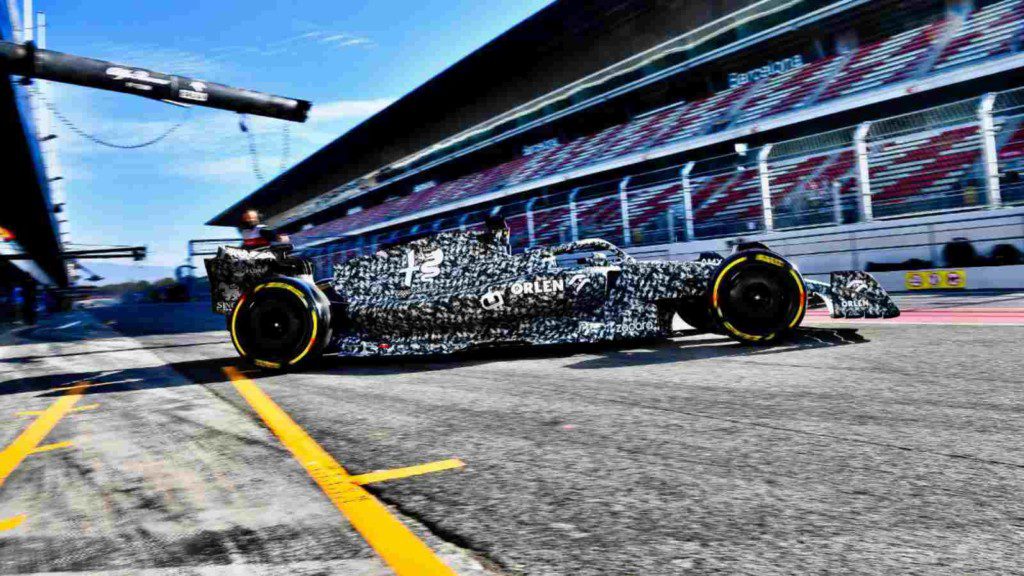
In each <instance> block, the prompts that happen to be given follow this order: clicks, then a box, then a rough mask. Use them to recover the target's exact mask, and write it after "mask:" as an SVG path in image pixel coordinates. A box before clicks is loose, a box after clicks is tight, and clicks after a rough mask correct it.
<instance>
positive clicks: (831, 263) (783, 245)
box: [627, 207, 1024, 292]
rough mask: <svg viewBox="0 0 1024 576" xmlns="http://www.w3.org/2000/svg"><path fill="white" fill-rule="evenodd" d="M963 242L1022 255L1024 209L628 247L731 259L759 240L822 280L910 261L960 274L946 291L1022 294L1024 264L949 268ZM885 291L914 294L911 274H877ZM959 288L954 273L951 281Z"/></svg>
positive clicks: (645, 255)
mask: <svg viewBox="0 0 1024 576" xmlns="http://www.w3.org/2000/svg"><path fill="white" fill-rule="evenodd" d="M955 238H966V239H967V240H969V241H970V242H971V243H972V245H973V246H974V249H975V251H976V252H977V253H978V254H979V255H982V256H987V255H988V254H990V253H991V251H992V248H993V247H995V246H996V245H997V244H1012V245H1014V246H1016V247H1017V249H1018V250H1021V251H1022V252H1024V207H1014V208H1001V209H998V210H975V211H967V212H959V213H952V214H950V213H945V214H936V215H930V216H918V217H915V218H901V219H898V220H876V221H874V222H867V223H858V224H847V225H842V226H830V227H828V228H808V229H799V230H786V231H776V232H771V233H767V234H754V235H750V236H743V237H733V238H717V239H712V240H696V241H693V242H677V243H673V244H661V245H656V246H643V247H639V248H635V249H628V250H627V251H628V252H630V253H631V254H632V255H633V256H635V257H637V258H638V259H641V260H654V259H669V260H692V259H695V258H697V257H698V256H699V255H700V254H701V253H702V252H717V253H719V254H723V255H724V254H728V253H729V252H731V251H732V249H733V246H735V245H736V244H737V243H738V242H762V243H764V244H767V245H768V246H769V247H771V248H772V249H773V250H775V251H776V252H778V253H780V254H782V255H783V256H785V257H786V258H787V259H789V260H791V261H792V262H793V263H794V264H796V266H797V267H798V268H799V269H800V271H801V273H803V274H804V275H805V276H807V277H810V278H814V279H819V280H825V279H827V278H828V273H829V272H830V271H833V270H864V269H865V268H866V267H867V264H868V263H869V262H876V263H898V262H903V261H906V260H909V259H912V258H917V259H921V260H928V261H931V262H933V263H934V265H935V268H934V269H935V270H940V269H952V270H958V271H959V270H962V271H964V275H965V277H966V280H965V282H963V284H964V286H963V288H940V289H945V290H957V289H960V290H962V289H967V290H995V289H998V290H1018V289H1024V265H1021V266H979V267H969V268H963V267H958V268H947V267H945V264H946V263H945V262H944V259H943V254H942V249H943V247H944V246H945V245H946V244H947V243H948V242H951V241H952V240H953V239H955ZM873 275H874V276H875V277H876V278H877V279H878V280H879V282H880V283H881V284H882V286H883V287H885V288H886V290H890V291H894V292H903V291H907V290H908V289H910V288H909V287H908V279H907V273H906V271H896V272H873ZM953 280H954V285H955V284H956V282H955V280H956V278H955V276H954V278H953Z"/></svg>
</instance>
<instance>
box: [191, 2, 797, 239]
mask: <svg viewBox="0 0 1024 576" xmlns="http://www.w3.org/2000/svg"><path fill="white" fill-rule="evenodd" d="M764 1H765V0H760V2H764ZM758 3H759V2H758V1H757V0H716V1H705V2H692V1H686V0H659V1H657V2H650V1H645V0H587V1H583V0H558V1H556V2H554V3H552V4H551V5H549V6H547V7H546V8H544V9H542V10H540V11H538V12H537V13H536V14H534V15H533V16H531V17H529V18H527V19H526V20H524V21H523V22H521V23H519V24H518V25H516V26H514V27H513V28H511V29H510V30H508V31H507V32H505V33H504V34H502V35H500V36H498V37H497V38H495V39H494V40H492V41H491V42H489V43H488V44H486V45H485V46H483V47H481V48H480V49H478V50H476V51H475V52H473V53H472V54H470V55H469V56H467V57H465V58H463V59H462V60H461V61H459V62H457V63H456V64H454V65H452V66H451V67H450V68H448V69H447V70H445V71H444V72H442V73H440V74H438V75H437V76H435V77H434V78H432V79H431V80H429V81H427V82H426V83H425V84H423V85H422V86H420V87H419V88H416V89H415V90H413V91H412V92H410V93H409V94H407V95H405V96H404V97H402V98H401V99H399V100H398V101H396V102H395V103H394V104H392V105H391V106H389V107H388V108H386V109H385V110H383V111H381V112H380V113H378V114H376V115H375V116H373V117H371V118H369V119H368V120H366V121H365V122H363V123H362V124H360V125H359V126H357V127H355V128H353V129H352V130H350V131H349V132H347V133H346V134H344V135H342V136H341V137H339V138H337V139H336V140H334V141H333V142H331V143H330V144H328V145H327V146H325V147H324V148H322V149H320V150H319V151H317V152H316V153H314V154H313V155H312V156H310V157H309V158H307V159H305V160H303V161H302V162H300V163H298V164H296V165H295V166H294V167H293V168H291V169H290V170H288V171H287V172H285V173H283V174H281V175H280V176H278V177H277V178H275V179H274V180H272V181H270V182H268V183H267V184H265V185H264V186H262V187H261V188H259V189H257V190H256V191H255V192H253V193H252V194H250V195H249V196H247V197H246V198H244V199H243V200H241V201H239V202H238V203H236V204H234V205H233V206H231V207H229V208H228V209H226V210H224V211H223V212H221V213H220V214H219V215H217V216H216V217H214V218H213V219H211V220H210V221H209V222H208V224H210V225H213V226H235V225H237V223H238V220H239V218H240V216H241V213H242V212H243V211H244V210H245V209H247V208H250V207H252V208H257V209H259V210H261V211H262V212H264V213H265V214H267V215H273V214H277V213H280V212H283V211H284V210H287V209H288V208H290V207H292V206H295V205H297V204H299V203H301V202H303V201H305V200H308V199H310V198H312V197H315V196H319V195H321V194H323V193H326V192H328V191H330V190H331V189H333V188H335V187H337V186H340V185H342V184H344V183H347V182H350V181H352V180H355V179H357V178H360V177H362V176H364V175H366V174H369V173H371V172H373V171H374V170H377V169H379V168H382V167H384V166H387V165H389V164H391V163H393V162H397V161H399V160H401V159H403V158H406V157H408V156H410V155H412V154H415V153H417V152H419V151H421V150H424V149H426V148H428V147H429V146H431V145H433V144H435V143H437V142H439V141H442V140H444V139H446V138H448V137H450V136H453V135H456V134H459V133H460V132H463V131H465V130H468V129H470V128H473V127H474V126H477V125H479V124H480V123H482V122H486V121H487V120H490V119H492V118H494V117H495V116H498V115H500V114H503V113H505V112H508V111H509V110H512V109H514V108H516V107H517V106H521V105H523V104H526V103H528V102H530V101H532V100H534V99H536V98H538V97H539V96H542V95H544V94H548V93H550V92H553V91H555V90H558V89H559V88H562V87H563V86H566V85H567V84H570V83H572V82H574V81H577V80H579V79H580V78H583V77H585V76H587V75H588V74H591V73H594V72H596V71H598V70H602V69H604V68H607V67H608V66H610V65H613V64H616V63H618V62H621V61H623V60H625V59H627V58H629V57H631V56H633V55H635V54H637V53H638V52H642V51H644V50H646V49H649V48H651V47H652V46H656V45H658V44H659V43H661V42H664V41H665V40H666V39H669V38H673V37H676V36H678V35H679V34H680V33H683V32H687V31H689V30H692V29H694V28H697V27H699V26H701V25H703V24H707V23H709V22H712V21H715V20H717V19H719V18H721V17H723V16H725V15H728V14H732V13H734V12H736V11H737V10H739V9H741V8H744V7H748V6H751V5H754V4H758ZM797 3H799V2H797ZM314 108H315V104H314Z"/></svg>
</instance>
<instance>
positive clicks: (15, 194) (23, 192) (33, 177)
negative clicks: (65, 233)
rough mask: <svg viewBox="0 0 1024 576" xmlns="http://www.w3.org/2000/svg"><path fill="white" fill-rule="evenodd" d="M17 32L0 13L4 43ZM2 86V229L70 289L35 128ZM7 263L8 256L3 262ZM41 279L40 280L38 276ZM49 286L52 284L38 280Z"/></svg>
mask: <svg viewBox="0 0 1024 576" xmlns="http://www.w3.org/2000/svg"><path fill="white" fill-rule="evenodd" d="M12 30H13V26H12V25H11V19H10V13H9V12H8V11H7V10H6V7H4V8H3V9H0V37H2V39H3V40H6V41H12V39H13V34H12ZM3 76H4V81H3V82H0V150H3V154H4V156H5V162H4V166H5V168H4V175H3V185H2V186H3V190H4V191H5V192H6V193H5V194H3V203H2V205H0V227H2V228H5V229H7V230H9V231H10V232H11V233H12V234H13V236H14V241H16V242H17V243H18V245H19V246H20V247H21V249H22V250H23V251H24V252H25V253H27V254H28V255H29V256H30V257H31V258H32V262H34V263H35V266H34V267H33V266H31V263H32V262H28V263H26V264H27V265H28V266H29V267H32V268H33V269H38V270H39V271H42V272H43V273H44V274H45V275H46V276H48V277H49V281H50V282H51V283H53V284H55V285H57V286H58V287H61V288H64V287H67V285H68V275H67V269H66V268H65V267H64V263H63V260H62V259H61V244H60V238H59V235H58V228H57V221H56V217H55V215H54V212H53V206H52V205H51V202H50V186H49V182H48V181H47V177H46V173H45V169H44V167H43V162H42V157H41V155H40V151H39V143H38V142H37V141H36V138H35V136H34V135H35V128H34V125H33V124H32V119H31V115H30V114H29V106H28V102H27V100H26V99H25V94H24V91H23V90H22V89H21V87H19V86H16V85H15V84H14V81H13V80H12V78H11V77H10V76H9V75H7V74H4V75H3ZM0 258H2V256H0ZM34 275H36V274H34ZM36 279H37V280H40V281H43V282H44V283H45V281H46V279H44V278H38V277H37V278H36Z"/></svg>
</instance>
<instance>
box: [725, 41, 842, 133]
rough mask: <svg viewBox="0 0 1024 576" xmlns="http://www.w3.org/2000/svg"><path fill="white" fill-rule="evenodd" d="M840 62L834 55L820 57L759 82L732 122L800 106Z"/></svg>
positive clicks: (763, 116) (744, 121)
mask: <svg viewBox="0 0 1024 576" xmlns="http://www.w3.org/2000/svg"><path fill="white" fill-rule="evenodd" d="M839 62H841V60H840V59H839V58H835V57H832V58H822V59H821V60H818V61H817V62H812V63H810V64H805V65H803V66H801V67H799V68H795V69H793V70H790V71H788V72H785V73H783V74H779V75H777V76H772V77H770V78H768V79H767V80H765V81H763V82H760V83H759V84H758V85H757V87H755V88H754V92H753V93H752V94H751V96H750V99H749V100H748V101H747V105H746V106H744V107H743V110H742V111H741V112H740V115H739V117H738V118H737V119H736V121H735V123H736V124H744V123H747V122H753V121H755V120H759V119H761V118H766V117H768V116H773V115H775V114H781V113H783V112H788V111H790V110H792V109H794V108H796V107H798V106H800V105H801V104H803V103H804V102H805V101H806V100H807V99H808V98H810V97H811V96H812V95H813V94H814V93H815V91H816V90H817V89H818V87H820V86H821V84H822V83H823V82H825V81H827V79H828V78H829V77H830V76H831V75H832V74H834V73H835V66H836V64H837V63H839Z"/></svg>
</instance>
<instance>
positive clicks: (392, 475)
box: [348, 458, 466, 485]
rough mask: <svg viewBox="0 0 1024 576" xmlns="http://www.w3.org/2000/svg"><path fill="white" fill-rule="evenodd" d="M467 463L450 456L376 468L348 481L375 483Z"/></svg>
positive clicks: (438, 470) (458, 466) (449, 468)
mask: <svg viewBox="0 0 1024 576" xmlns="http://www.w3.org/2000/svg"><path fill="white" fill-rule="evenodd" d="M465 465H466V463H465V462H463V461H462V460H459V459H458V458H450V459H448V460H438V461H437V462H428V463H426V464H419V465H416V466H406V467H405V468H393V469H391V470H374V471H373V472H367V473H366V474H357V475H356V476H349V478H348V481H349V482H352V483H353V484H359V485H364V484H374V483H377V482H385V481H387V480H397V479H399V478H408V477H409V476H417V475H419V474H427V473H430V472H440V471H441V470H451V469H453V468H462V467H463V466H465Z"/></svg>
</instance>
